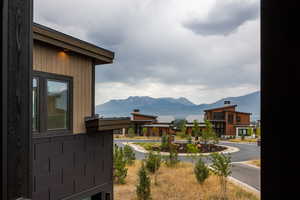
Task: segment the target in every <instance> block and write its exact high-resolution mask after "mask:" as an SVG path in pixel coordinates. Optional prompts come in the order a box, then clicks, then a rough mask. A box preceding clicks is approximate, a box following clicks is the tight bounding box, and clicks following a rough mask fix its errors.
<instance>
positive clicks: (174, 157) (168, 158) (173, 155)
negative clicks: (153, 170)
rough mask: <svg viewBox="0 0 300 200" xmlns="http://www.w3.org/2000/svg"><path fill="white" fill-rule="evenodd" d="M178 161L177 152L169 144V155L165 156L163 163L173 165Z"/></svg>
mask: <svg viewBox="0 0 300 200" xmlns="http://www.w3.org/2000/svg"><path fill="white" fill-rule="evenodd" d="M179 162H180V160H179V159H178V152H177V150H176V149H175V148H174V147H172V146H171V147H170V153H169V155H168V156H166V157H165V163H166V165H167V166H168V167H175V166H176V165H177V164H178V163H179Z"/></svg>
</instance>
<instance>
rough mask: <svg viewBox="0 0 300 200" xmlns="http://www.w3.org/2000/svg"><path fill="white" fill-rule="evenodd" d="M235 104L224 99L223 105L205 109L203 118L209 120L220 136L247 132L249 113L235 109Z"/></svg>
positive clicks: (239, 134)
mask: <svg viewBox="0 0 300 200" xmlns="http://www.w3.org/2000/svg"><path fill="white" fill-rule="evenodd" d="M236 107H237V105H231V104H230V102H228V101H225V102H224V106H222V107H218V108H212V109H207V110H205V111H204V112H205V116H204V118H205V119H206V120H209V121H210V122H211V123H212V124H213V126H214V129H215V132H216V133H217V134H218V135H219V136H220V137H227V136H237V137H239V136H241V135H242V134H244V135H247V134H248V128H251V126H250V116H251V113H247V112H239V111H236Z"/></svg>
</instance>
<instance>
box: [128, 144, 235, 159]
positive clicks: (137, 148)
mask: <svg viewBox="0 0 300 200" xmlns="http://www.w3.org/2000/svg"><path fill="white" fill-rule="evenodd" d="M123 144H125V145H126V144H128V145H129V146H131V147H132V148H133V149H134V150H135V151H138V152H141V153H145V154H146V153H149V151H147V150H145V149H144V148H143V147H141V146H139V145H136V144H133V142H123ZM219 146H223V147H226V148H227V149H225V150H223V151H221V152H218V153H223V154H229V153H235V152H238V151H240V149H239V148H237V147H231V146H226V145H219ZM160 154H161V155H170V153H167V152H160ZM210 154H211V153H197V154H195V155H196V156H201V155H204V156H206V155H210ZM189 155H190V154H188V153H178V156H189Z"/></svg>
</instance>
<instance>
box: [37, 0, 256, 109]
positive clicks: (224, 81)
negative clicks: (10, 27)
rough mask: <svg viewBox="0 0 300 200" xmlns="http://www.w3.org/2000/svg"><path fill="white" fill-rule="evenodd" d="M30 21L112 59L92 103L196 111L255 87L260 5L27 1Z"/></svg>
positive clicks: (241, 1)
mask: <svg viewBox="0 0 300 200" xmlns="http://www.w3.org/2000/svg"><path fill="white" fill-rule="evenodd" d="M34 2H35V5H34V21H35V22H37V23H40V24H43V25H46V26H49V27H51V28H54V29H57V30H59V31H61V32H64V33H66V34H69V35H72V36H75V37H78V38H80V39H82V40H86V41H88V42H91V43H94V44H96V45H98V46H100V47H103V48H107V49H109V50H112V51H114V52H115V60H114V63H113V64H110V65H99V66H97V70H96V82H97V83H96V104H101V103H104V102H106V101H108V100H110V99H122V98H127V97H128V96H151V97H176V98H177V97H186V98H188V99H189V100H191V101H192V102H194V103H196V104H200V103H212V102H214V101H216V100H219V99H220V98H223V97H228V96H240V95H244V94H247V93H250V92H254V91H257V90H259V88H260V12H259V9H260V8H259V6H260V1H259V0H188V1H184V0H84V1H83V0H63V1H62V0H51V1H45V0H34Z"/></svg>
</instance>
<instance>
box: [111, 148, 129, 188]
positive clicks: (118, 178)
mask: <svg viewBox="0 0 300 200" xmlns="http://www.w3.org/2000/svg"><path fill="white" fill-rule="evenodd" d="M113 164H114V173H113V177H114V181H115V182H116V183H118V184H124V183H125V178H126V176H127V170H128V169H127V168H126V159H125V157H124V152H123V149H122V148H121V147H118V146H117V145H115V148H114V152H113Z"/></svg>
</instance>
